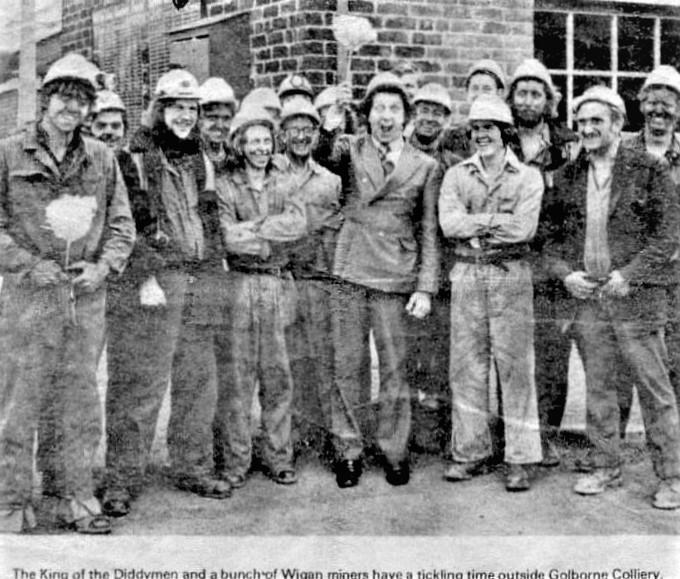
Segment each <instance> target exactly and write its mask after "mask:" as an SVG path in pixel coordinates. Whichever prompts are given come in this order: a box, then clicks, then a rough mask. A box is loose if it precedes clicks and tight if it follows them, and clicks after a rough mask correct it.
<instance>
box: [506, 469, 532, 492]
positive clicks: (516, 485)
mask: <svg viewBox="0 0 680 579" xmlns="http://www.w3.org/2000/svg"><path fill="white" fill-rule="evenodd" d="M530 488H531V481H530V479H529V471H528V470H527V469H526V467H524V466H522V465H521V464H509V465H508V473H507V474H506V475H505V490H507V491H510V492H521V491H528V490H529V489H530Z"/></svg>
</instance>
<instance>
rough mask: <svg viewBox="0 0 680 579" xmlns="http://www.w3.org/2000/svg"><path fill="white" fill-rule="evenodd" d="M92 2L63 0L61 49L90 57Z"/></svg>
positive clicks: (91, 47) (87, 0)
mask: <svg viewBox="0 0 680 579" xmlns="http://www.w3.org/2000/svg"><path fill="white" fill-rule="evenodd" d="M92 4H93V3H92V2H91V1H90V0H63V4H62V17H61V51H62V54H63V53H65V52H71V51H75V52H80V53H81V54H83V55H84V56H86V57H88V58H91V57H92V54H93V34H92Z"/></svg>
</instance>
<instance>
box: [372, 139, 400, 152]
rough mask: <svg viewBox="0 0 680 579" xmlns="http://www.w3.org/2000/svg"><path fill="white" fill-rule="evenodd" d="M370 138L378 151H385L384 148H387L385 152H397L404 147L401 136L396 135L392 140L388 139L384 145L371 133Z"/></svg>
mask: <svg viewBox="0 0 680 579" xmlns="http://www.w3.org/2000/svg"><path fill="white" fill-rule="evenodd" d="M371 140H372V141H373V145H375V148H376V149H378V151H385V149H387V151H386V153H393V154H399V153H401V151H402V149H403V148H404V137H403V136H401V137H397V138H396V139H394V141H390V142H389V143H387V144H386V145H385V144H383V143H381V142H380V141H378V140H377V139H376V138H375V137H374V136H373V135H371Z"/></svg>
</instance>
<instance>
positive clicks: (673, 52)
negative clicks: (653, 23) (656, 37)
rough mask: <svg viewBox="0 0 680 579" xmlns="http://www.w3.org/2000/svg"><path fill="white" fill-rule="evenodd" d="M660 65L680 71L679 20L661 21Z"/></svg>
mask: <svg viewBox="0 0 680 579" xmlns="http://www.w3.org/2000/svg"><path fill="white" fill-rule="evenodd" d="M661 63H662V64H670V65H671V66H674V67H675V68H677V69H680V20H674V19H670V18H669V19H668V20H665V19H664V20H662V21H661Z"/></svg>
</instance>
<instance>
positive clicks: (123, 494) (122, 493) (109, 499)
mask: <svg viewBox="0 0 680 579" xmlns="http://www.w3.org/2000/svg"><path fill="white" fill-rule="evenodd" d="M131 503H132V497H131V496H130V493H128V492H127V490H125V489H106V492H105V493H104V498H103V499H102V512H103V513H104V514H105V515H107V516H109V517H124V516H126V515H128V514H129V513H130V504H131Z"/></svg>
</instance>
